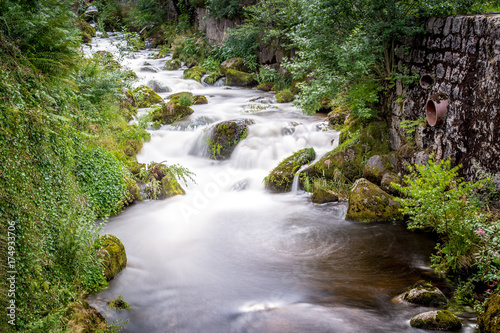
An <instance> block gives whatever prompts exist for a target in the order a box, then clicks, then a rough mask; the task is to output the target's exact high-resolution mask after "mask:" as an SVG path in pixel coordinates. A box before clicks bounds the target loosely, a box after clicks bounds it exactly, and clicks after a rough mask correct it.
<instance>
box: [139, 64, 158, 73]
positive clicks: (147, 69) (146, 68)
mask: <svg viewBox="0 0 500 333" xmlns="http://www.w3.org/2000/svg"><path fill="white" fill-rule="evenodd" d="M159 71H160V69H159V68H156V67H155V66H142V67H141V72H150V73H158V72H159Z"/></svg>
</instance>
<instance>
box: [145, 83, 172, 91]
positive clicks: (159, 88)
mask: <svg viewBox="0 0 500 333" xmlns="http://www.w3.org/2000/svg"><path fill="white" fill-rule="evenodd" d="M148 86H149V87H150V88H151V89H153V91H154V92H156V93H165V92H169V91H170V88H169V87H167V86H166V85H164V84H163V83H161V82H158V81H156V80H151V81H149V82H148Z"/></svg>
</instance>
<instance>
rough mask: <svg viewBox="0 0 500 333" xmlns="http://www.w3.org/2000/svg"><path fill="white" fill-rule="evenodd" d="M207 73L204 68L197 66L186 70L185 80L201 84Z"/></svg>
mask: <svg viewBox="0 0 500 333" xmlns="http://www.w3.org/2000/svg"><path fill="white" fill-rule="evenodd" d="M206 73H207V71H205V69H203V67H200V66H195V67H193V68H189V69H186V70H185V71H184V79H186V80H195V81H198V82H200V83H201V78H202V77H203V75H205V74H206Z"/></svg>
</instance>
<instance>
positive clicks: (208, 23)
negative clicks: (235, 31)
mask: <svg viewBox="0 0 500 333" xmlns="http://www.w3.org/2000/svg"><path fill="white" fill-rule="evenodd" d="M196 22H197V23H198V26H199V27H201V28H202V29H206V31H207V37H208V38H209V39H211V40H213V41H215V42H217V43H221V42H222V41H224V39H225V38H226V30H227V28H235V27H236V25H237V24H239V23H241V19H226V18H223V19H220V20H218V19H216V18H215V17H210V16H209V15H208V9H206V8H196Z"/></svg>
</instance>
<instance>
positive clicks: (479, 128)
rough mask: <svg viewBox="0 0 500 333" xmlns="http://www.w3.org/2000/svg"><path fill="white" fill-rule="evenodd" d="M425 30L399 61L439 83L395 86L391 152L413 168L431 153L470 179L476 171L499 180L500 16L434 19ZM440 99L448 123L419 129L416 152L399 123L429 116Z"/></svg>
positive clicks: (413, 40)
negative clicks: (447, 160)
mask: <svg viewBox="0 0 500 333" xmlns="http://www.w3.org/2000/svg"><path fill="white" fill-rule="evenodd" d="M425 28H426V34H424V35H423V36H416V37H413V38H409V39H407V40H406V41H405V42H404V44H405V45H407V46H408V47H409V48H407V50H406V52H403V51H400V52H399V53H398V54H397V56H396V62H397V63H398V64H404V65H406V67H407V68H408V69H410V70H411V72H412V73H418V74H426V73H430V74H432V75H433V76H434V79H435V83H434V84H433V85H431V86H430V87H429V89H424V88H422V87H421V86H420V85H419V84H418V83H417V84H412V85H410V86H409V87H403V86H402V84H401V83H399V82H397V84H396V87H395V89H394V91H393V93H392V95H390V96H389V103H388V104H389V105H390V110H391V113H392V116H391V121H392V123H391V124H390V131H391V133H390V134H391V146H392V149H394V150H399V151H401V152H403V151H404V152H406V153H402V154H401V156H406V157H407V158H408V162H410V163H411V162H413V163H415V162H419V161H421V160H422V159H425V153H424V152H423V150H426V152H427V153H428V152H429V151H431V150H433V151H434V152H435V154H436V157H437V158H438V159H441V158H451V159H452V161H453V163H454V164H455V165H456V164H462V165H463V169H462V174H463V176H465V177H466V178H467V179H476V177H477V169H478V168H479V169H482V170H483V171H486V172H489V173H492V174H497V175H498V176H499V179H500V15H480V16H451V17H446V18H431V19H429V20H428V21H427V22H426V23H425ZM437 94H439V95H440V96H443V97H445V98H447V99H448V101H449V106H448V111H447V115H446V118H445V121H444V122H443V123H442V124H441V125H437V126H435V127H431V126H429V125H426V126H421V127H419V128H418V130H417V133H416V135H415V139H416V140H415V141H416V146H417V147H416V149H414V148H413V147H414V145H413V146H412V145H407V144H406V142H405V139H404V137H405V136H406V133H405V131H404V130H403V129H401V127H400V122H401V121H402V120H416V119H418V118H419V117H425V116H426V111H425V105H426V102H427V100H428V99H429V98H430V97H431V96H435V95H437ZM409 151H411V153H408V152H409ZM473 161H476V162H477V163H476V166H475V165H474V164H475V163H473Z"/></svg>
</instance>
